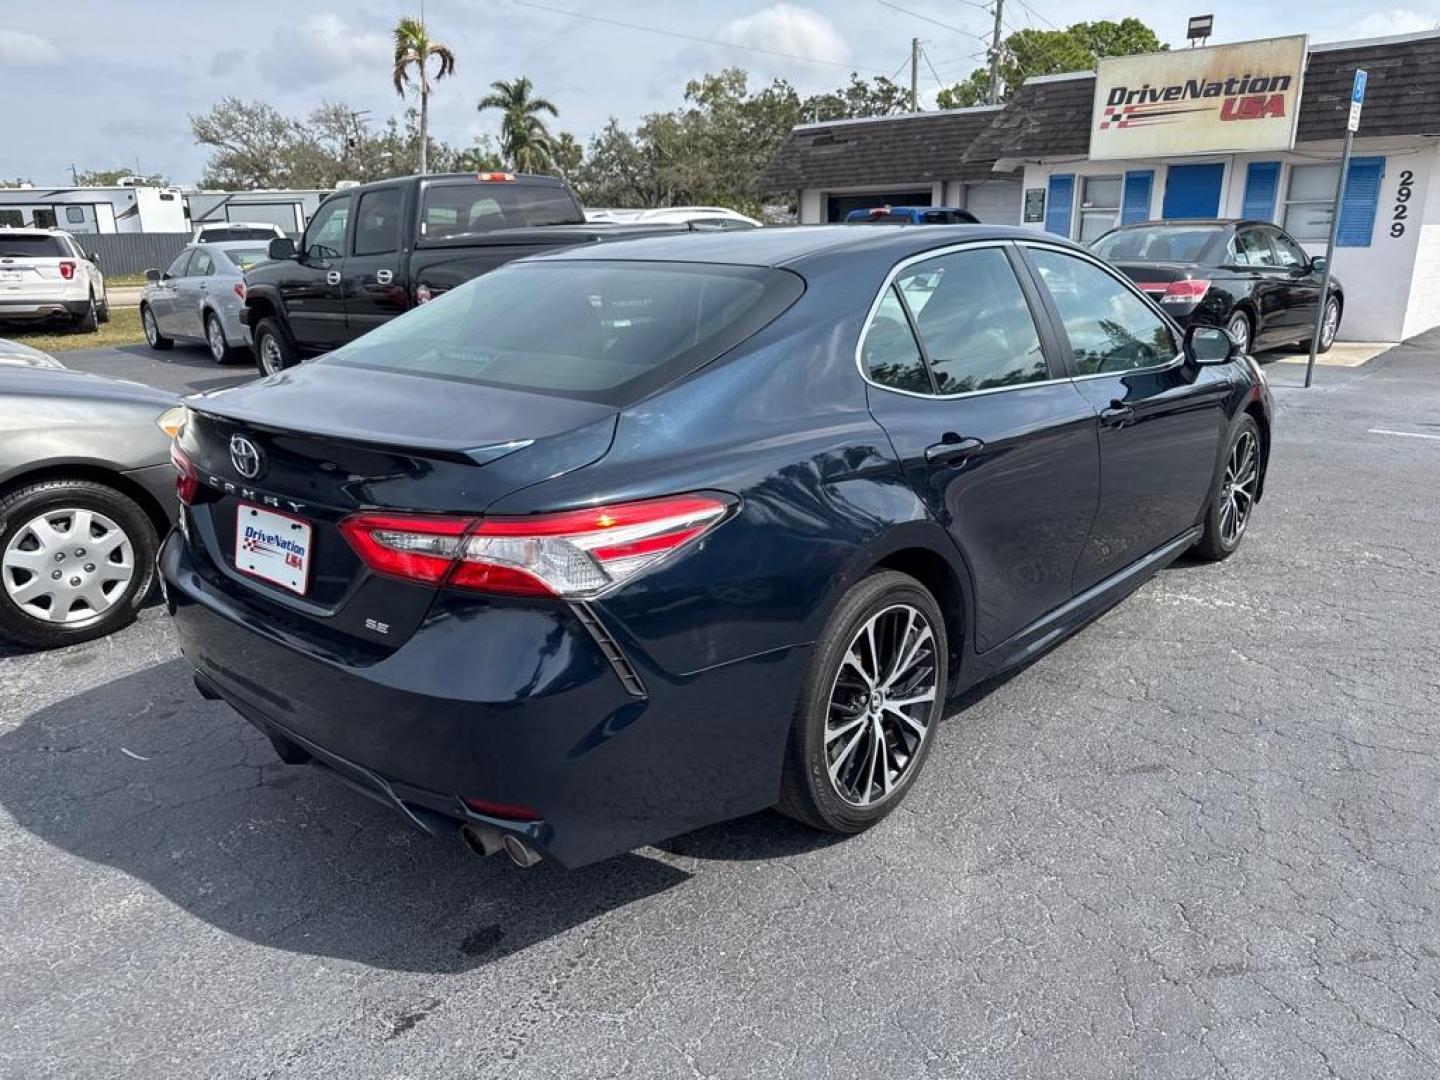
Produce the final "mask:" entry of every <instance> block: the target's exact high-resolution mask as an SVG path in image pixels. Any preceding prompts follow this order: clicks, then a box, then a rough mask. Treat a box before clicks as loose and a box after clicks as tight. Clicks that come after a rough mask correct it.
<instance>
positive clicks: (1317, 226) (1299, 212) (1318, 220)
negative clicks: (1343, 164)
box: [1282, 165, 1340, 240]
mask: <svg viewBox="0 0 1440 1080" xmlns="http://www.w3.org/2000/svg"><path fill="white" fill-rule="evenodd" d="M1339 180H1340V166H1339V165H1292V166H1290V185H1289V187H1288V188H1286V191H1285V216H1284V219H1283V221H1282V224H1283V225H1284V228H1285V231H1286V232H1288V233H1289V234H1290V235H1291V236H1293V237H1294V238H1295V239H1296V240H1328V239H1329V238H1330V218H1331V215H1332V213H1333V211H1334V206H1335V185H1336V184H1337V183H1338V182H1339Z"/></svg>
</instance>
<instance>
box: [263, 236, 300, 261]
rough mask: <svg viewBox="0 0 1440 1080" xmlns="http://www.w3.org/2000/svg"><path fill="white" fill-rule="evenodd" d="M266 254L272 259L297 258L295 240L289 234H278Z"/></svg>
mask: <svg viewBox="0 0 1440 1080" xmlns="http://www.w3.org/2000/svg"><path fill="white" fill-rule="evenodd" d="M266 254H268V255H269V256H270V258H272V259H277V260H278V259H293V258H295V241H294V240H291V239H290V238H289V237H288V236H277V237H276V238H275V239H274V240H271V241H270V247H269V249H268V250H267V251H266Z"/></svg>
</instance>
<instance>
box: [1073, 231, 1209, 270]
mask: <svg viewBox="0 0 1440 1080" xmlns="http://www.w3.org/2000/svg"><path fill="white" fill-rule="evenodd" d="M1222 231H1223V230H1221V229H1219V228H1216V227H1215V226H1214V225H1151V226H1148V227H1145V228H1140V229H1118V230H1116V231H1115V232H1112V233H1107V234H1106V235H1105V236H1102V237H1101V238H1100V239H1099V240H1096V241H1095V243H1094V245H1093V246H1092V247H1091V250H1092V251H1094V252H1095V254H1096V255H1099V256H1100V257H1101V258H1102V259H1109V260H1110V261H1111V262H1124V261H1125V260H1126V259H1143V260H1144V261H1145V262H1197V261H1199V259H1200V256H1201V254H1203V253H1204V251H1205V248H1206V247H1207V246H1208V245H1209V243H1210V241H1211V240H1213V239H1215V237H1217V236H1218V235H1220V233H1221V232H1222Z"/></svg>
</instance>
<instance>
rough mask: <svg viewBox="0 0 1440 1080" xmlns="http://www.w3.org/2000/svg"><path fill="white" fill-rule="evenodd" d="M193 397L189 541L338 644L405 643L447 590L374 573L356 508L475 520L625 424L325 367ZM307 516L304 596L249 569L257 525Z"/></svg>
mask: <svg viewBox="0 0 1440 1080" xmlns="http://www.w3.org/2000/svg"><path fill="white" fill-rule="evenodd" d="M186 404H187V405H189V407H190V409H191V410H192V416H191V420H190V422H189V423H187V424H186V427H185V430H184V431H183V432H182V434H181V438H180V441H179V446H180V449H181V451H182V452H183V453H184V454H185V455H186V456H187V457H188V458H189V459H190V461H191V463H192V464H193V466H194V467H195V469H196V471H197V473H198V480H199V488H198V495H197V497H196V499H195V503H194V505H193V506H192V507H191V508H190V511H189V517H190V523H191V529H190V542H191V546H192V548H194V549H195V550H196V551H197V552H200V553H203V554H204V555H205V556H206V558H207V559H208V562H209V563H210V564H211V567H212V568H213V570H214V572H215V576H214V577H213V578H212V580H215V581H217V582H218V581H220V579H221V578H223V579H226V580H225V581H224V585H225V588H226V591H227V592H228V593H229V594H230V595H231V596H232V597H234V598H236V599H239V600H242V601H243V602H245V603H247V604H250V605H252V606H254V607H256V608H259V609H262V610H263V611H265V612H266V613H267V614H269V615H271V616H272V617H276V618H283V620H284V621H285V623H286V625H287V626H288V627H289V629H290V630H291V631H292V632H300V633H305V634H309V635H312V636H313V637H314V638H316V639H317V640H320V641H323V643H324V644H325V645H326V646H327V648H329V649H330V650H332V651H334V650H337V649H341V647H342V646H345V647H351V646H354V645H355V644H356V643H357V641H358V642H365V643H370V644H372V645H378V646H382V647H387V646H388V647H392V648H393V647H397V646H399V645H400V644H402V643H403V642H404V641H405V639H407V638H408V637H409V636H410V635H411V634H412V633H413V632H414V631H415V629H416V628H417V627H418V626H419V624H420V621H421V619H423V617H424V615H425V612H426V611H427V610H428V608H429V606H430V602H431V600H432V599H433V597H434V594H435V591H436V590H435V588H434V587H433V586H426V585H421V584H416V583H415V582H411V581H402V580H399V579H395V578H389V577H385V576H382V575H378V574H374V573H372V572H370V571H369V570H368V569H367V568H366V566H365V564H364V563H363V562H362V561H361V559H360V557H359V556H358V555H357V554H356V553H355V551H354V550H353V549H352V548H351V546H350V544H349V542H348V541H347V540H346V539H345V537H344V536H343V534H342V533H341V531H340V522H341V521H343V520H344V519H345V518H346V517H348V516H349V515H350V514H353V513H355V512H356V511H359V510H389V511H396V512H406V513H425V514H455V515H478V514H480V513H482V512H483V511H484V510H485V508H486V507H488V506H489V505H490V504H491V503H493V502H495V500H497V499H499V498H502V497H503V496H505V495H508V494H510V493H511V492H513V491H516V490H518V489H519V488H521V487H525V486H528V485H529V484H533V483H536V482H538V481H540V480H543V479H546V478H549V477H552V476H556V475H559V474H561V473H565V472H569V471H571V470H573V469H577V468H581V467H583V466H585V465H588V464H590V463H591V462H593V461H595V460H597V459H598V458H600V457H601V456H603V455H604V453H605V452H606V450H607V449H608V448H609V446H610V440H611V438H612V436H613V434H614V428H615V417H616V415H617V410H616V409H614V408H612V407H610V406H605V405H599V404H594V403H591V402H583V401H575V400H572V399H568V398H557V397H550V396H547V395H540V394H530V393H524V392H520V391H514V390H502V389H497V388H491V387H484V386H478V385H475V384H473V383H456V382H451V381H442V380H438V379H433V378H423V377H416V376H410V375H397V374H391V373H386V372H377V371H357V370H355V369H353V368H351V369H347V368H344V367H340V366H329V365H323V364H322V365H317V364H304V365H301V366H300V367H297V368H292V369H290V370H289V371H286V372H284V373H282V374H280V375H276V376H272V377H270V378H268V379H264V380H260V381H257V382H254V383H250V384H247V385H245V386H240V387H236V388H234V389H231V390H225V391H220V392H218V393H214V394H209V395H201V396H199V397H193V398H190V399H188V401H187V402H186ZM237 438H238V439H243V440H245V442H247V443H248V444H249V447H250V448H251V449H253V451H254V459H253V460H252V459H249V458H248V457H247V454H246V453H245V452H244V450H243V447H242V449H241V452H240V453H238V454H237V455H232V452H231V451H232V445H233V444H232V440H235V439H237ZM247 473H248V474H249V475H246V474H247ZM257 510H258V511H260V513H259V514H257V513H256V511H257ZM294 521H298V522H299V523H300V525H301V528H299V529H296V534H297V536H298V538H299V539H301V541H302V546H304V547H305V549H306V555H305V559H304V563H305V572H304V579H305V580H304V581H303V590H297V589H293V588H289V587H286V586H283V585H280V584H276V583H274V582H272V581H269V580H262V579H260V578H257V577H255V576H254V575H253V574H250V573H247V572H246V571H245V570H243V569H242V568H241V566H240V565H237V547H241V546H243V545H244V544H245V543H246V542H247V541H246V537H248V536H249V535H251V534H248V533H246V534H244V535H243V536H242V533H243V530H244V529H245V526H246V525H250V524H254V525H256V526H257V527H259V528H260V529H261V531H262V533H268V534H269V535H270V536H273V535H274V531H275V530H281V531H283V530H285V529H293V528H295V526H294V525H292V524H290V523H291V522H294ZM305 530H308V531H305ZM264 538H268V537H264ZM247 557H248V556H247ZM298 572H299V571H298V570H297V573H298Z"/></svg>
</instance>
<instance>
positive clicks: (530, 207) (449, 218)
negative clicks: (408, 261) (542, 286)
mask: <svg viewBox="0 0 1440 1080" xmlns="http://www.w3.org/2000/svg"><path fill="white" fill-rule="evenodd" d="M584 223H585V215H584V214H583V213H582V212H581V210H580V207H579V205H578V204H577V203H576V202H575V199H574V198H573V197H572V196H571V194H570V192H568V191H567V190H565V189H564V188H562V187H552V186H551V185H549V184H517V183H507V182H505V181H496V182H489V181H480V180H477V181H475V182H473V183H461V184H428V185H426V188H425V195H424V197H423V198H422V199H421V200H420V239H421V240H429V241H432V242H433V241H437V240H442V241H443V240H453V239H456V238H457V237H464V236H475V235H476V234H478V233H487V232H493V231H494V230H496V229H517V228H525V227H528V226H531V225H583V224H584Z"/></svg>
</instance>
